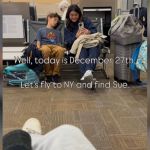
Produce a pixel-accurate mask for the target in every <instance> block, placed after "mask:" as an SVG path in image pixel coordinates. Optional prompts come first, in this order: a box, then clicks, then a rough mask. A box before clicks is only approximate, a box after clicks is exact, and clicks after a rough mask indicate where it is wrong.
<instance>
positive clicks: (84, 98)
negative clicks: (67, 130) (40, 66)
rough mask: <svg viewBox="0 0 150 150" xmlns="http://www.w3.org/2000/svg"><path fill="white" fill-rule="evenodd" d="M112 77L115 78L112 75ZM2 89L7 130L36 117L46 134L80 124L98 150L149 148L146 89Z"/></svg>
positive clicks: (19, 126) (16, 127)
mask: <svg viewBox="0 0 150 150" xmlns="http://www.w3.org/2000/svg"><path fill="white" fill-rule="evenodd" d="M110 77H111V80H112V81H113V79H112V74H111V75H110ZM101 82H108V81H106V80H104V79H101ZM3 91H4V133H7V132H9V131H12V130H14V129H18V128H21V127H22V125H23V123H24V122H25V121H26V120H27V119H28V118H30V117H36V118H38V119H39V120H40V121H41V124H42V129H43V134H44V133H46V132H48V131H50V130H52V129H54V128H55V127H57V126H59V125H62V124H71V125H75V126H77V127H79V128H80V129H81V130H82V131H83V132H84V134H85V135H86V136H87V137H88V139H89V140H90V141H91V142H92V143H93V145H94V146H95V147H96V149H97V150H146V143H147V142H146V139H147V138H146V136H147V93H146V88H136V87H131V88H127V89H122V88H121V89H119V88H118V89H114V88H109V89H106V88H98V89H96V90H95V91H92V90H90V89H84V88H80V89H77V88H75V87H73V88H71V89H68V88H61V89H54V88H50V89H45V88H41V89H35V88H33V89H21V88H19V87H6V86H5V87H4V90H3Z"/></svg>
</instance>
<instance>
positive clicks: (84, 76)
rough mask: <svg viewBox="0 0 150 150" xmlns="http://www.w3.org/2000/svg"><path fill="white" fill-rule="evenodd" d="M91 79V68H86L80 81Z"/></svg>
mask: <svg viewBox="0 0 150 150" xmlns="http://www.w3.org/2000/svg"><path fill="white" fill-rule="evenodd" d="M92 80H93V74H92V70H87V71H86V72H85V74H84V75H83V77H82V78H81V81H88V82H89V81H92Z"/></svg>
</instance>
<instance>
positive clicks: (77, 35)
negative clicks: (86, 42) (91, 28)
mask: <svg viewBox="0 0 150 150" xmlns="http://www.w3.org/2000/svg"><path fill="white" fill-rule="evenodd" d="M83 34H84V31H82V30H78V32H77V34H76V38H78V37H79V36H80V35H83Z"/></svg>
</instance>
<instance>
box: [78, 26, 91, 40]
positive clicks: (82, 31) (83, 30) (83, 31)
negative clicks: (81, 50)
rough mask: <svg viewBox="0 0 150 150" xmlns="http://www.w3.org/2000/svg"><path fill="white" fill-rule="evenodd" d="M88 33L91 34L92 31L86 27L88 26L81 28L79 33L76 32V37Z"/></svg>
mask: <svg viewBox="0 0 150 150" xmlns="http://www.w3.org/2000/svg"><path fill="white" fill-rule="evenodd" d="M85 34H86V35H87V34H91V31H90V30H88V29H86V28H83V29H80V30H78V32H77V34H76V38H78V37H79V36H80V35H85Z"/></svg>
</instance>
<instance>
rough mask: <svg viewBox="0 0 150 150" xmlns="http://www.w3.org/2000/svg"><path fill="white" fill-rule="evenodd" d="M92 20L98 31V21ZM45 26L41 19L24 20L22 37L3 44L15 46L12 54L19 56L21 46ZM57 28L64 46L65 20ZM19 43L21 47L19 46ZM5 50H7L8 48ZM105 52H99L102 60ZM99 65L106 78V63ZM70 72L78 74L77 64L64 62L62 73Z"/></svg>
mask: <svg viewBox="0 0 150 150" xmlns="http://www.w3.org/2000/svg"><path fill="white" fill-rule="evenodd" d="M92 22H93V24H94V25H95V26H96V28H97V30H98V31H99V32H100V29H101V27H100V22H99V21H97V20H94V21H92ZM45 26H46V22H43V21H29V20H27V21H24V30H25V31H24V32H25V33H26V34H25V37H24V39H20V40H17V39H11V42H9V41H7V40H6V41H4V44H6V45H7V49H8V45H13V46H15V48H14V55H17V53H18V54H19V56H20V55H22V49H21V48H23V47H25V46H27V45H28V44H30V43H32V42H33V41H34V40H35V38H36V33H37V31H38V29H39V28H41V27H45ZM57 28H58V30H60V31H61V33H62V39H63V44H64V46H65V43H64V28H65V22H64V21H61V22H60V24H59V26H58V27H57ZM5 42H6V43H5ZM19 45H20V46H21V47H19ZM16 46H17V47H16ZM18 49H19V51H18ZM100 50H101V49H100ZM4 51H5V50H4ZM10 51H11V50H10ZM7 52H9V50H8V51H7ZM11 53H12V51H11ZM107 54H108V53H107V52H104V53H102V52H101V55H100V57H102V59H103V60H104V59H106V58H107ZM4 55H5V54H4ZM11 55H12V54H11ZM101 66H102V67H101V68H100V69H99V70H100V71H102V73H103V75H104V77H105V78H108V75H107V73H106V69H107V65H106V64H105V63H104V62H103V63H102V65H101ZM99 70H96V72H97V71H99ZM71 72H74V73H75V72H76V74H77V75H80V73H79V69H78V66H77V65H76V64H64V65H63V66H62V74H68V73H69V74H70V73H71ZM64 76H65V75H64Z"/></svg>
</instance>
